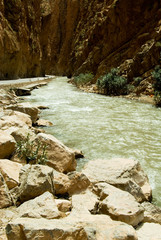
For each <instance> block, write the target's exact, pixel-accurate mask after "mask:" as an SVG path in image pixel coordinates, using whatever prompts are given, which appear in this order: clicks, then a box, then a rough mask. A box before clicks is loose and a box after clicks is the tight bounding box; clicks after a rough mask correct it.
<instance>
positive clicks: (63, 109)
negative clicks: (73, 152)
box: [26, 77, 161, 207]
mask: <svg viewBox="0 0 161 240" xmlns="http://www.w3.org/2000/svg"><path fill="white" fill-rule="evenodd" d="M26 99H27V101H31V102H32V103H33V104H35V105H45V106H48V107H49V109H46V110H43V111H42V113H41V118H44V119H48V120H50V121H51V122H52V123H53V126H52V127H46V128H45V130H46V132H47V133H50V134H53V135H54V136H55V137H56V138H58V139H59V140H60V141H62V142H63V143H64V144H65V145H67V146H68V147H71V148H76V149H80V150H82V151H83V153H84V155H85V158H84V159H80V160H78V170H81V168H82V167H83V166H84V164H85V162H87V161H92V159H107V161H112V160H111V159H112V158H116V157H121V158H131V159H137V160H139V161H140V163H141V165H142V167H143V169H144V171H145V172H146V173H147V174H148V176H149V180H150V184H151V186H152V189H153V201H154V202H155V203H156V204H157V205H158V206H160V207H161V182H160V174H161V109H157V108H155V107H154V106H151V105H150V104H144V103H139V102H137V101H134V100H127V99H124V98H117V97H107V96H103V95H98V94H92V93H85V92H82V91H80V90H78V89H77V88H76V87H75V86H73V85H71V84H68V83H67V78H66V77H58V78H56V79H54V80H52V81H51V82H50V83H49V84H48V85H47V86H44V87H42V88H39V89H36V90H33V91H32V95H31V96H29V97H26Z"/></svg>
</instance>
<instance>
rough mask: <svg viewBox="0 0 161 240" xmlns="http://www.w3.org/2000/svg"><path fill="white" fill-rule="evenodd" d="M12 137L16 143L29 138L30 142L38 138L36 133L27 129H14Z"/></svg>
mask: <svg viewBox="0 0 161 240" xmlns="http://www.w3.org/2000/svg"><path fill="white" fill-rule="evenodd" d="M11 135H12V136H13V137H14V139H15V141H16V142H20V141H25V140H26V139H27V137H29V139H30V141H32V140H34V139H35V137H36V134H35V133H34V131H33V130H32V129H30V128H27V127H22V128H16V129H13V131H12V132H11Z"/></svg>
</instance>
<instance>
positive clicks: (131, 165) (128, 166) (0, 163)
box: [0, 92, 161, 240]
mask: <svg viewBox="0 0 161 240" xmlns="http://www.w3.org/2000/svg"><path fill="white" fill-rule="evenodd" d="M3 94H5V103H4V104H5V107H4V105H3V104H2V108H1V118H0V126H1V132H0V133H1V134H0V158H1V159H0V215H1V216H2V218H1V220H0V224H1V228H0V239H3V240H4V239H8V240H23V239H24V240H26V239H27V240H31V239H32V240H33V239H35V240H36V239H42V240H43V239H48V240H50V239H51V240H52V239H59V240H60V239H61V240H66V239H72V240H87V239H90V240H105V239H107V240H112V239H113V240H114V239H115V240H116V239H122V240H137V239H138V240H147V239H148V240H152V239H155V240H156V239H157V240H159V239H161V218H160V216H161V209H160V208H158V207H156V206H154V205H153V204H151V203H150V200H151V198H152V191H151V187H150V185H149V181H148V177H147V175H146V174H145V173H144V171H143V170H142V168H141V166H140V164H139V162H138V161H136V160H130V159H111V160H93V161H91V162H89V163H88V164H87V165H86V166H85V168H84V170H83V171H82V172H77V171H76V159H75V158H76V156H78V153H79V154H80V153H81V152H79V151H75V150H72V149H69V148H68V147H66V146H64V145H63V144H62V143H61V142H60V141H59V140H57V139H56V138H55V137H53V136H51V135H48V134H45V133H41V132H40V131H41V130H37V129H35V127H33V124H35V121H37V120H38V113H39V110H38V109H37V108H35V107H34V108H33V107H32V106H31V109H30V107H29V105H27V108H26V105H25V104H21V105H20V104H19V103H17V102H16V97H15V98H13V96H12V97H10V95H9V94H8V93H7V92H5V93H4V92H3ZM3 94H2V95H3ZM7 94H8V97H7V98H6V96H7ZM6 99H7V101H8V103H7V104H6ZM2 101H3V100H2ZM11 101H12V105H11ZM13 101H15V103H14V108H13V107H12V106H13ZM19 106H21V107H19ZM23 107H24V108H23ZM38 132H39V133H38ZM28 134H29V135H30V137H31V138H32V141H34V142H40V143H41V144H46V146H47V153H46V154H47V162H46V163H47V165H41V164H37V162H34V164H27V162H26V159H25V157H24V158H23V159H22V158H21V157H20V156H19V155H18V154H17V153H15V151H16V149H17V144H18V142H19V141H22V140H25V139H27V137H28ZM38 154H39V155H41V154H43V153H42V149H39V150H38ZM81 155H82V153H81V154H80V155H79V156H81ZM29 163H30V162H29ZM5 230H6V231H5Z"/></svg>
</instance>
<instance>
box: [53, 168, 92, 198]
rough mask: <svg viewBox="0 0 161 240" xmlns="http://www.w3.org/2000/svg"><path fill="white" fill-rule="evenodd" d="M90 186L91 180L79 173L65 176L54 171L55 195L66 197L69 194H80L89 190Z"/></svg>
mask: <svg viewBox="0 0 161 240" xmlns="http://www.w3.org/2000/svg"><path fill="white" fill-rule="evenodd" d="M89 185H90V181H89V179H88V178H87V177H86V176H85V175H84V174H83V173H79V172H75V171H74V172H70V173H68V174H63V173H60V172H57V171H54V188H55V194H57V195H59V194H60V195H64V194H66V193H67V194H69V195H73V194H76V193H80V192H82V191H84V190H85V189H87V187H88V186H89Z"/></svg>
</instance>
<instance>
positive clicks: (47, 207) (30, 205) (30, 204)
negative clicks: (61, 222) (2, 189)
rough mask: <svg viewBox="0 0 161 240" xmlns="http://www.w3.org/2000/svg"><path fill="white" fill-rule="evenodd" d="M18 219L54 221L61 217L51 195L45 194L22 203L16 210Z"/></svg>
mask: <svg viewBox="0 0 161 240" xmlns="http://www.w3.org/2000/svg"><path fill="white" fill-rule="evenodd" d="M17 211H18V216H19V217H27V218H46V219H56V218H60V217H61V216H62V214H61V212H59V210H58V208H57V204H56V202H55V199H54V196H53V194H51V193H50V192H45V193H43V194H42V195H41V196H38V197H36V198H34V199H33V200H29V201H27V202H25V203H23V204H22V205H21V206H20V207H18V208H17Z"/></svg>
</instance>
